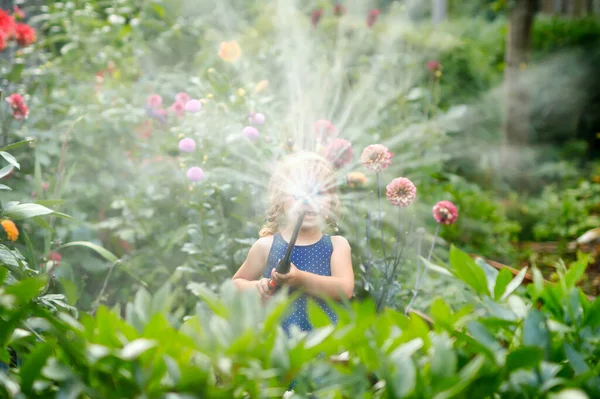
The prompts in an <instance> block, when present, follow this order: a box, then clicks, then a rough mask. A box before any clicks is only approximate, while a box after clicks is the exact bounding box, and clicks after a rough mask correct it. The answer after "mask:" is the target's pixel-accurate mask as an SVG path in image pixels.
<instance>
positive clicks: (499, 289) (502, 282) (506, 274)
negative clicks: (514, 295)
mask: <svg viewBox="0 0 600 399" xmlns="http://www.w3.org/2000/svg"><path fill="white" fill-rule="evenodd" d="M512 278H513V274H512V273H511V272H510V270H508V269H502V270H500V273H498V277H497V278H496V285H494V299H496V300H498V299H500V297H501V296H502V294H504V291H505V290H506V286H507V285H508V283H510V281H511V280H512Z"/></svg>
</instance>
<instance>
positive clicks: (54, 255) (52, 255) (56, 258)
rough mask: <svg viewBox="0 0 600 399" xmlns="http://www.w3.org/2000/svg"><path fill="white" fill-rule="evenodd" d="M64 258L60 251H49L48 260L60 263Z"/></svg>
mask: <svg viewBox="0 0 600 399" xmlns="http://www.w3.org/2000/svg"><path fill="white" fill-rule="evenodd" d="M61 259H62V256H61V255H60V254H59V253H58V252H53V251H49V252H48V260H51V261H54V262H55V263H59V262H60V261H61Z"/></svg>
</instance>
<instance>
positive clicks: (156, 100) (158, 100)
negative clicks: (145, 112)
mask: <svg viewBox="0 0 600 399" xmlns="http://www.w3.org/2000/svg"><path fill="white" fill-rule="evenodd" d="M146 102H147V104H148V106H149V107H150V108H158V107H160V106H161V104H162V97H161V96H159V95H158V94H152V95H151V96H149V97H148V100H146Z"/></svg>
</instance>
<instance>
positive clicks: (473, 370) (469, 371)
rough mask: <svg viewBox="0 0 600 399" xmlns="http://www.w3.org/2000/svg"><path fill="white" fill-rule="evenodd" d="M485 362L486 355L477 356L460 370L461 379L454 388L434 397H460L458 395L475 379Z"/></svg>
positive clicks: (442, 398) (445, 398)
mask: <svg viewBox="0 0 600 399" xmlns="http://www.w3.org/2000/svg"><path fill="white" fill-rule="evenodd" d="M484 364H485V357H483V356H481V355H477V356H475V357H474V358H473V359H472V360H471V361H470V362H469V363H467V364H466V365H465V366H464V367H463V368H462V369H461V370H460V373H459V375H460V377H461V378H460V379H459V381H458V382H457V383H456V384H455V385H454V386H453V387H452V388H450V389H448V390H446V391H443V392H440V393H438V394H437V395H435V396H434V397H433V399H450V398H455V397H458V395H459V394H460V393H461V392H462V391H464V390H465V389H466V388H467V387H468V386H469V385H470V384H471V382H473V381H474V380H475V378H476V377H477V375H478V373H479V370H481V368H482V367H483V365H484Z"/></svg>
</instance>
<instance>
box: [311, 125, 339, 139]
mask: <svg viewBox="0 0 600 399" xmlns="http://www.w3.org/2000/svg"><path fill="white" fill-rule="evenodd" d="M313 129H314V130H315V133H316V134H317V139H318V140H319V141H321V143H323V144H325V145H327V144H328V143H329V141H330V140H331V139H333V138H335V137H337V136H338V129H337V127H335V125H334V124H333V123H331V122H330V121H328V120H327V119H319V120H318V121H316V122H315V124H314V125H313Z"/></svg>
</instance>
